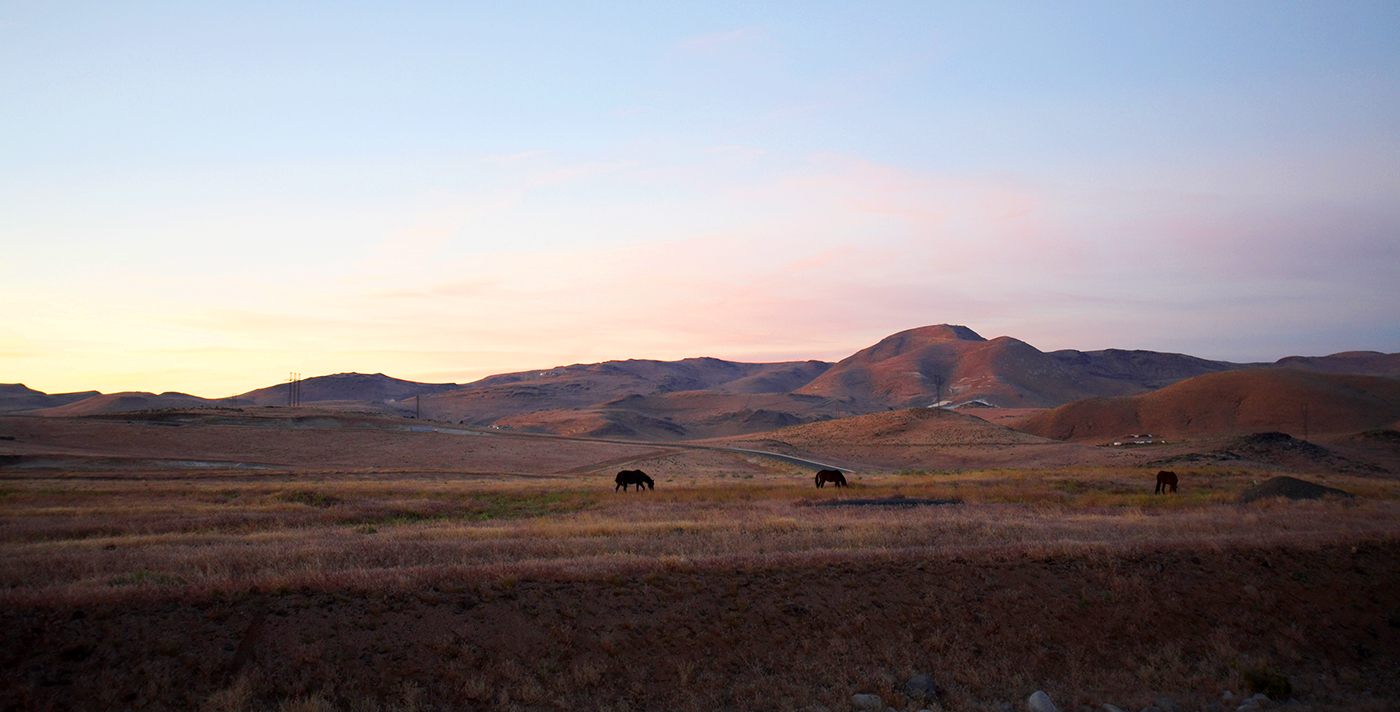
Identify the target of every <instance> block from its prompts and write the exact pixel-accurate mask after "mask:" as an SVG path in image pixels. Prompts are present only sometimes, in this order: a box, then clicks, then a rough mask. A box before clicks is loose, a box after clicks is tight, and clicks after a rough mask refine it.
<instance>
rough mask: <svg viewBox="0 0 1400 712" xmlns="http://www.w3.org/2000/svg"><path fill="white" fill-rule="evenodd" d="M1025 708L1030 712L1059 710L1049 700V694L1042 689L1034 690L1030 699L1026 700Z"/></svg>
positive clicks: (1054, 711)
mask: <svg viewBox="0 0 1400 712" xmlns="http://www.w3.org/2000/svg"><path fill="white" fill-rule="evenodd" d="M1026 709H1027V710H1030V712H1060V708H1059V707H1056V706H1055V703H1054V702H1051V701H1050V696H1049V695H1047V694H1045V692H1044V691H1042V690H1036V691H1035V693H1034V694H1032V695H1031V697H1030V699H1028V700H1026Z"/></svg>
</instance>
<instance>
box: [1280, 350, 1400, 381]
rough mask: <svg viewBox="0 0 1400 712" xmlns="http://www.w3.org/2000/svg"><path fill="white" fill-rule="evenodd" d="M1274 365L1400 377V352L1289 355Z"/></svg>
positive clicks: (1308, 369)
mask: <svg viewBox="0 0 1400 712" xmlns="http://www.w3.org/2000/svg"><path fill="white" fill-rule="evenodd" d="M1274 366H1276V367H1279V368H1296V369H1301V370H1304V371H1319V372H1322V373H1354V374H1362V375H1366V376H1386V377H1389V378H1400V353H1396V354H1383V353H1380V352H1378V351H1344V352H1342V353H1339V354H1332V355H1331V356H1289V357H1287V358H1281V359H1279V360H1278V361H1277V362H1275V363H1274Z"/></svg>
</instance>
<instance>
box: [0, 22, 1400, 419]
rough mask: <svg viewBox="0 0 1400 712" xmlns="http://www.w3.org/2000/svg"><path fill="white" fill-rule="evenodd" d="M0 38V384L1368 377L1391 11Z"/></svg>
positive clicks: (216, 30)
mask: <svg viewBox="0 0 1400 712" xmlns="http://www.w3.org/2000/svg"><path fill="white" fill-rule="evenodd" d="M672 5H673V4H672V3H654V2H638V3H614V2H596V3H563V2H560V3H532V2H510V3H457V2H442V3H424V2H417V3H412V2H410V3H359V2H334V3H331V2H325V3H319V2H299V3H286V2H247V1H245V2H237V3H206V2H189V1H188V0H180V1H178V2H173V1H172V2H64V1H63V0H32V1H31V0H22V1H18V2H15V1H0V128H3V130H0V310H3V314H4V316H3V319H0V382H6V383H16V382H19V383H25V384H27V385H29V386H30V387H32V388H37V389H39V390H43V391H46V392H50V393H57V392H65V391H74V390H87V389H98V390H102V391H104V392H114V391H123V390H149V391H156V392H161V391H172V390H173V391H183V392H187V393H193V394H196V395H201V396H206V397H219V396H227V395H230V394H233V393H239V392H243V391H247V390H250V389H253V388H258V387H262V386H266V385H270V384H272V383H275V382H277V381H280V380H284V379H286V378H287V374H288V372H290V371H297V372H300V373H301V374H303V375H304V376H313V375H321V374H327V373H337V372H345V371H359V372H367V373H374V372H383V373H386V374H389V375H392V376H396V377H399V378H407V379H413V380H420V381H434V382H448V381H451V382H467V381H470V380H474V379H476V378H480V377H483V376H486V375H489V374H492V373H501V372H507V371H519V370H527V369H535V368H549V367H553V366H557V365H561V364H569V363H579V362H594V361H602V360H608V359H618V358H656V359H677V358H683V357H688V356H715V357H719V358H726V359H733V360H744V361H773V360H788V359H808V358H820V359H826V360H836V359H839V358H843V357H845V356H848V355H850V354H851V353H853V352H854V351H856V350H858V349H860V348H864V347H866V346H869V345H870V344H872V343H874V342H875V341H877V340H879V339H880V338H883V337H884V336H887V335H889V334H891V333H894V332H896V331H900V330H903V329H907V328H912V327H916V326H922V325H927V324H937V323H944V322H947V323H955V324H965V325H967V326H969V327H971V328H972V329H974V330H976V331H977V332H979V333H981V334H982V335H983V336H987V337H994V336H999V335H1009V336H1014V337H1017V338H1020V339H1022V340H1025V341H1027V342H1029V343H1031V344H1032V345H1034V346H1036V347H1038V348H1040V349H1042V350H1047V351H1049V350H1054V349H1061V348H1078V349H1084V350H1089V349H1101V348H1138V349H1152V350H1158V351H1172V352H1184V353H1190V354H1193V355H1197V356H1202V357H1207V358H1221V359H1229V360H1235V361H1273V360H1275V359H1278V358H1280V357H1283V356H1288V355H1295V354H1296V355H1324V354H1328V353H1334V352H1338V351H1345V350H1356V349H1371V350H1378V351H1385V352H1396V351H1400V3H1396V2H1394V1H1393V0H1386V1H1384V2H1374V3H1368V2H1340V3H1334V2H1287V1H1277V2H1273V1H1271V2H1219V1H1218V0H1212V1H1210V2H1182V1H1180V0H1171V1H1169V2H1146V1H1144V2H1101V3H1100V2H1070V3H1061V2H1043V3H1006V4H999V3H988V2H976V3H970V2H958V3H945V2H931V1H927V0H925V1H921V2H909V3H901V2H890V3H881V4H878V5H872V4H870V3H855V2H851V3H820V2H810V1H804V2H792V3H763V2H752V1H745V2H739V3H721V2H705V3H691V4H690V6H689V7H682V8H681V9H677V8H675V7H672Z"/></svg>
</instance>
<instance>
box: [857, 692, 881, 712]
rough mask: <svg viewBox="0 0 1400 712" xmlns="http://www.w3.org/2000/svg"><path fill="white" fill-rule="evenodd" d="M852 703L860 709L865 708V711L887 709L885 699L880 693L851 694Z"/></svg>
mask: <svg viewBox="0 0 1400 712" xmlns="http://www.w3.org/2000/svg"><path fill="white" fill-rule="evenodd" d="M851 705H852V706H854V707H855V708H856V709H858V710H865V712H884V710H885V700H884V699H883V698H881V697H880V696H879V695H868V694H856V695H851Z"/></svg>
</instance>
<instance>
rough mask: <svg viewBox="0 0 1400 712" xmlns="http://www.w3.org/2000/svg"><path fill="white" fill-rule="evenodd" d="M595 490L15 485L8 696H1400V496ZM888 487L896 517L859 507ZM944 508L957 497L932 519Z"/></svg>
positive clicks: (665, 475) (428, 700)
mask: <svg viewBox="0 0 1400 712" xmlns="http://www.w3.org/2000/svg"><path fill="white" fill-rule="evenodd" d="M639 452H640V453H641V455H640V456H641V457H644V458H648V459H647V460H644V461H641V462H640V463H639V464H641V465H642V466H643V467H645V468H646V469H647V470H648V472H651V473H652V474H653V476H655V477H656V478H657V489H656V490H655V491H647V492H642V493H636V492H628V493H625V494H624V493H621V492H614V491H613V489H614V487H613V483H612V481H611V474H612V469H608V470H594V471H589V472H582V473H578V474H575V475H569V476H544V477H540V476H532V477H524V476H516V477H507V476H501V477H494V478H482V477H478V476H475V475H473V476H462V477H455V476H453V475H452V474H451V473H446V472H438V471H431V472H400V473H395V472H386V471H343V472H337V471H314V472H301V471H295V470H276V471H263V472H257V473H248V472H245V471H223V470H214V469H205V470H199V471H191V472H182V473H178V476H177V473H172V472H170V471H169V470H164V469H163V470H160V471H151V472H146V471H140V470H119V471H97V470H93V471H84V472H82V473H81V476H74V475H73V473H66V472H59V471H44V470H34V471H26V472H10V473H8V474H7V475H6V476H5V478H4V479H3V480H0V616H2V617H3V620H0V629H3V631H4V633H3V635H4V638H3V654H2V655H0V665H4V666H5V667H6V669H9V670H14V671H17V672H16V673H15V674H14V675H11V676H8V677H7V678H6V681H5V682H4V683H2V684H0V707H4V708H6V709H125V708H142V709H191V708H203V709H208V710H257V709H268V710H271V709H283V710H293V709H302V710H325V709H359V710H372V709H403V710H408V709H444V710H448V709H451V710H456V709H490V710H569V709H610V710H649V709H677V710H714V709H733V710H749V709H773V710H801V709H811V710H817V709H828V710H845V709H849V699H850V695H851V694H853V693H856V692H878V693H880V694H882V695H884V696H885V698H886V700H888V701H890V703H891V704H893V705H895V706H896V708H897V709H901V710H914V709H918V708H919V707H920V706H925V705H916V704H915V701H914V700H906V699H904V698H903V697H902V696H901V695H900V694H899V691H898V687H899V685H900V684H901V683H902V682H903V680H905V679H907V678H908V677H909V676H910V675H912V674H914V673H917V672H928V673H931V674H933V675H934V677H935V679H936V680H937V681H938V684H939V685H940V687H941V688H942V690H943V692H942V693H941V694H942V696H941V697H940V700H939V702H938V707H939V708H941V709H946V710H982V709H999V708H1000V705H1001V704H1003V703H1005V702H1011V701H1016V702H1017V704H1018V707H1019V706H1020V705H1021V703H1020V701H1021V700H1024V699H1025V696H1026V695H1028V694H1029V693H1030V692H1032V691H1034V690H1036V689H1046V690H1047V691H1049V692H1051V693H1052V695H1053V696H1054V697H1055V699H1056V700H1057V702H1060V704H1061V707H1062V708H1071V709H1072V708H1074V706H1076V705H1094V706H1097V705H1098V704H1099V703H1101V702H1112V703H1114V704H1118V705H1120V706H1122V707H1124V708H1125V709H1127V708H1129V707H1131V708H1132V709H1139V708H1141V707H1143V706H1145V705H1146V704H1148V703H1149V702H1150V701H1151V700H1152V699H1154V697H1156V696H1162V695H1167V696H1172V697H1174V698H1175V699H1177V700H1178V701H1179V702H1180V703H1181V704H1182V705H1183V706H1187V705H1190V706H1191V707H1190V708H1192V709H1199V708H1200V707H1201V706H1203V705H1204V704H1205V703H1206V702H1208V701H1212V700H1216V699H1218V698H1219V695H1220V693H1221V691H1222V690H1225V689H1232V690H1234V691H1236V692H1243V691H1245V689H1246V688H1247V687H1249V685H1250V684H1251V681H1257V680H1259V679H1263V678H1261V677H1260V676H1261V675H1268V674H1274V673H1281V674H1284V675H1286V676H1287V677H1288V679H1289V680H1290V684H1291V685H1292V686H1293V689H1294V692H1293V693H1290V694H1293V695H1297V696H1299V697H1300V699H1302V700H1304V702H1305V703H1306V704H1307V705H1310V706H1311V707H1313V708H1314V709H1391V708H1393V704H1394V703H1395V701H1396V700H1400V674H1397V673H1400V668H1397V661H1398V660H1400V482H1397V481H1396V480H1393V479H1382V478H1361V477H1347V476H1340V475H1325V476H1313V477H1312V479H1315V480H1319V481H1322V482H1324V483H1325V484H1327V485H1329V486H1333V487H1338V488H1341V489H1345V490H1348V491H1350V492H1352V493H1354V494H1357V495H1360V496H1359V497H1358V498H1357V499H1355V500H1321V501H1311V502H1289V501H1286V500H1272V501H1265V502H1261V503H1256V504H1252V505H1239V504H1237V503H1236V502H1237V500H1238V497H1239V494H1240V493H1241V492H1242V491H1244V490H1245V489H1246V488H1248V487H1250V486H1252V485H1253V484H1254V483H1255V482H1256V481H1258V480H1261V479H1264V478H1265V477H1267V476H1269V475H1270V474H1271V473H1268V472H1261V471H1252V470H1242V469H1194V470H1179V471H1178V472H1179V474H1181V475H1182V483H1181V485H1182V486H1181V492H1180V493H1179V494H1177V495H1174V496H1153V495H1152V494H1150V492H1151V488H1152V483H1153V474H1154V473H1155V469H1136V468H1109V467H1104V468H1089V467H1077V468H1074V467H1071V468H1059V469H1050V470H1039V469H1035V470H1032V469H1005V470H983V471H970V472H926V471H914V470H906V471H893V472H883V473H859V474H856V475H853V476H852V477H851V482H852V487H851V488H849V489H835V488H833V487H831V486H828V487H827V488H824V489H821V490H818V489H816V488H814V487H813V485H812V481H811V479H810V473H809V472H807V471H803V470H798V469H797V468H793V467H791V466H789V465H782V464H777V463H774V462H772V461H768V460H764V459H762V458H757V459H755V458H752V457H748V456H744V455H738V454H733V453H715V452H700V453H687V452H663V451H645V450H640V449H639ZM866 500H880V501H882V502H883V503H884V504H883V505H880V506H871V505H861V504H857V502H859V501H866ZM915 500H924V501H928V502H937V504H926V505H923V506H902V505H904V504H907V503H909V502H912V501H915Z"/></svg>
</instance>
